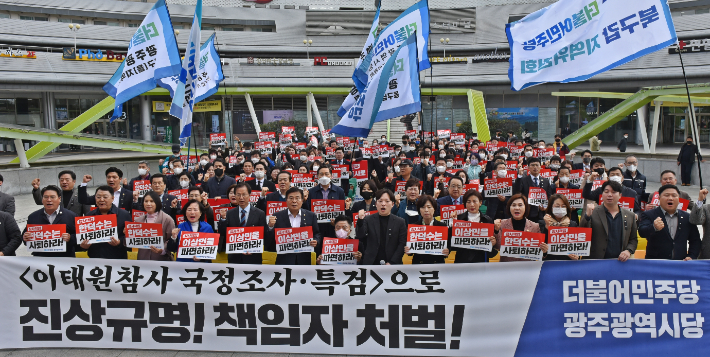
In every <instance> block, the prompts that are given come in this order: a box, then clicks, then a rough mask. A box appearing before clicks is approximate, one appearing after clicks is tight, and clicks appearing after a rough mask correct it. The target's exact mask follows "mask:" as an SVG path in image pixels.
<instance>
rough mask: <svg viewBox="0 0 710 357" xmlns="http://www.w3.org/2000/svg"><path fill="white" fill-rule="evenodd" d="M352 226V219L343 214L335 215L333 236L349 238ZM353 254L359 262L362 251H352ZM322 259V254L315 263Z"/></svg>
mask: <svg viewBox="0 0 710 357" xmlns="http://www.w3.org/2000/svg"><path fill="white" fill-rule="evenodd" d="M352 226H353V225H352V220H351V219H350V218H348V217H346V216H344V215H340V216H338V217H335V238H340V239H351V238H350V232H352ZM353 256H354V257H355V260H357V261H358V262H360V259H362V252H360V251H357V252H353ZM322 260H323V255H319V256H318V258H317V259H316V264H320V262H321V261H322Z"/></svg>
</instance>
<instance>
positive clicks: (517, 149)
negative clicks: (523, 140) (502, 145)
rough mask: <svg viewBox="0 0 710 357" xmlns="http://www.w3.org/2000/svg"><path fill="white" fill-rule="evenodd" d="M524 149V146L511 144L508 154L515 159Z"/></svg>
mask: <svg viewBox="0 0 710 357" xmlns="http://www.w3.org/2000/svg"><path fill="white" fill-rule="evenodd" d="M524 150H525V146H522V145H521V146H515V145H513V146H511V147H510V156H511V157H512V158H514V159H517V158H519V157H520V155H522V154H523V151H524Z"/></svg>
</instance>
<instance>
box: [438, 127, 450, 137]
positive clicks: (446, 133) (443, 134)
mask: <svg viewBox="0 0 710 357" xmlns="http://www.w3.org/2000/svg"><path fill="white" fill-rule="evenodd" d="M436 136H438V137H439V139H448V138H450V137H451V130H449V129H445V130H437V131H436Z"/></svg>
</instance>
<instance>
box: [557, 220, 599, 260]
mask: <svg viewBox="0 0 710 357" xmlns="http://www.w3.org/2000/svg"><path fill="white" fill-rule="evenodd" d="M548 237H549V238H548V242H547V244H548V245H549V250H548V251H547V254H551V255H568V254H576V255H578V256H581V257H588V256H589V247H590V245H591V244H592V229H591V228H576V227H560V228H552V227H550V229H549V231H548Z"/></svg>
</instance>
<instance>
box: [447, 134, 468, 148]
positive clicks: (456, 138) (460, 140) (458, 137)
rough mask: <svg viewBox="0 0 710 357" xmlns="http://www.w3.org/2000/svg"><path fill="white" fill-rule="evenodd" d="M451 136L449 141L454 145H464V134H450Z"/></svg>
mask: <svg viewBox="0 0 710 357" xmlns="http://www.w3.org/2000/svg"><path fill="white" fill-rule="evenodd" d="M450 135H451V141H453V142H454V144H456V145H464V144H466V134H450Z"/></svg>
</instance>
